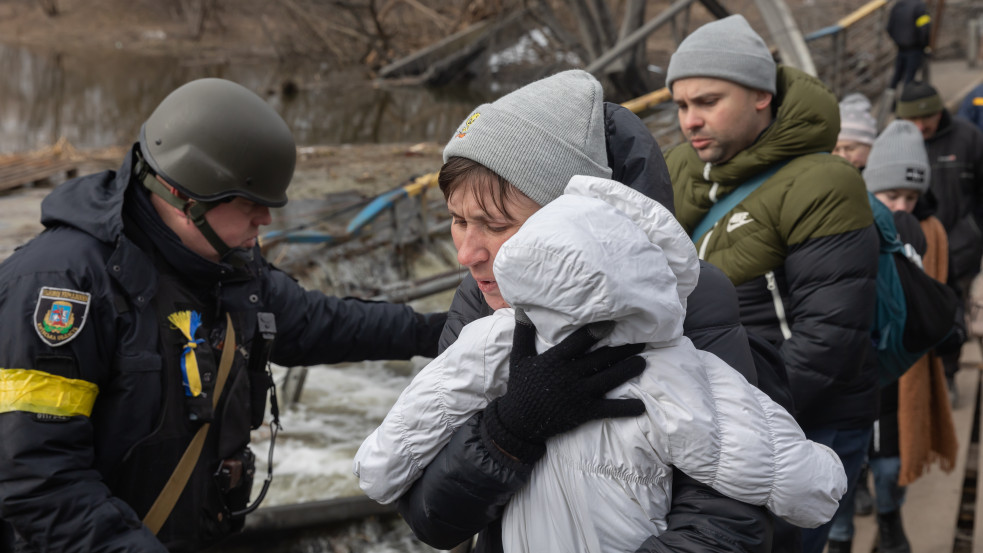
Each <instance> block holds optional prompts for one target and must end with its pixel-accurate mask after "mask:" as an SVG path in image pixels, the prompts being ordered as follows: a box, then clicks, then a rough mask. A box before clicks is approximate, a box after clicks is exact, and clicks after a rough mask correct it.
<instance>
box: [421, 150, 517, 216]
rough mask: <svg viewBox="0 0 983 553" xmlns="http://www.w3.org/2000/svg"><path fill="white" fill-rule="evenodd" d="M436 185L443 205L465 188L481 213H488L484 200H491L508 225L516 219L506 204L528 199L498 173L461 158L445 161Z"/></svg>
mask: <svg viewBox="0 0 983 553" xmlns="http://www.w3.org/2000/svg"><path fill="white" fill-rule="evenodd" d="M437 183H438V184H439V185H440V191H441V192H443V193H444V200H445V201H446V200H449V199H450V197H451V196H452V195H453V194H454V193H455V192H457V191H458V190H459V189H461V188H462V187H467V188H468V189H469V190H468V191H470V192H471V195H472V197H473V198H474V200H475V202H477V204H478V205H479V206H480V207H481V209H483V210H485V211H488V206H487V205H486V204H485V201H486V198H487V197H491V199H492V203H493V204H494V206H495V207H496V208H498V211H500V212H501V213H502V215H504V216H505V218H506V219H508V220H510V221H514V220H515V218H514V217H512V214H511V213H509V211H508V208H506V204H507V203H508V201H509V200H512V199H516V198H519V197H523V198H525V197H527V196H525V194H523V193H522V192H520V191H519V189H518V188H516V187H515V186H514V185H513V184H512V183H510V182H509V181H507V180H505V178H504V177H502V176H501V175H499V174H498V173H496V172H494V171H492V170H491V169H489V168H487V167H485V166H484V165H482V164H480V163H478V162H477V161H473V160H470V159H467V158H464V157H452V158H450V159H448V160H447V163H445V164H444V165H443V167H441V168H440V175H438V177H437ZM486 193H487V194H486Z"/></svg>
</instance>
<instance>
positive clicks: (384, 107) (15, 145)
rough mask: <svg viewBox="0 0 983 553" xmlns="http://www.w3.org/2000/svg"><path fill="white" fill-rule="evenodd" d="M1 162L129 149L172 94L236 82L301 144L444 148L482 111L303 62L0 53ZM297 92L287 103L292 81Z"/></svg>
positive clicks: (468, 101)
mask: <svg viewBox="0 0 983 553" xmlns="http://www.w3.org/2000/svg"><path fill="white" fill-rule="evenodd" d="M0 75H3V78H2V79H0V106H2V109H0V154H2V153H12V152H22V151H28V150H34V149H38V148H42V147H44V146H47V145H50V144H54V143H55V142H57V141H58V139H59V138H60V137H65V138H67V139H68V141H69V142H70V143H71V144H72V145H73V146H75V147H77V148H82V149H88V148H104V147H108V146H118V145H129V144H131V143H132V142H135V141H136V139H137V137H138V136H139V131H140V125H141V124H142V123H143V121H144V120H145V119H146V117H147V116H148V115H149V114H150V113H151V111H153V109H154V107H155V106H156V105H157V104H158V103H159V102H160V101H161V100H162V99H163V98H164V96H166V95H167V93H168V92H170V91H171V90H173V89H175V88H177V87H178V86H180V85H181V84H183V83H185V82H187V81H190V80H193V79H197V78H202V77H221V78H225V79H230V80H233V81H236V82H238V83H240V84H242V85H243V86H246V87H247V88H249V89H251V90H253V91H255V92H257V93H258V94H260V95H261V96H263V97H264V98H266V99H267V100H268V101H269V102H270V103H271V104H272V105H273V106H274V107H275V108H276V109H277V110H278V111H279V112H280V114H281V115H282V116H283V118H284V119H285V120H286V121H287V124H288V125H290V128H291V129H292V130H293V131H294V136H295V138H296V140H297V144H298V145H301V146H305V145H315V144H360V143H375V142H382V143H385V142H421V141H433V142H438V143H443V142H444V141H445V140H447V137H449V136H450V135H451V133H452V132H453V130H454V128H455V127H456V126H457V125H458V124H459V123H460V122H461V121H462V120H463V119H464V118H465V117H466V116H467V115H468V113H469V112H470V110H471V109H472V108H473V107H474V106H475V105H477V104H478V103H480V102H481V101H482V100H481V99H480V98H469V97H467V96H466V95H465V94H461V93H455V92H451V93H446V92H445V93H439V94H437V93H434V92H432V91H429V90H426V89H423V88H419V87H399V88H390V89H379V88H374V87H372V85H371V84H370V83H369V82H368V80H367V79H365V78H364V77H362V76H360V75H355V76H352V75H351V74H346V75H341V74H337V73H333V72H332V71H330V70H328V69H326V68H324V67H320V66H319V65H318V64H316V63H313V62H311V63H306V64H303V65H297V66H293V67H286V66H283V65H278V64H276V63H275V62H266V63H257V62H249V63H247V62H234V63H222V64H214V65H205V64H195V65H188V64H182V63H181V60H178V59H175V58H167V57H154V58H147V57H136V56H132V55H128V54H126V53H125V52H118V53H113V52H108V53H107V52H99V53H97V54H85V53H62V54H54V53H46V52H41V51H32V50H27V49H23V48H18V47H11V46H4V45H0ZM291 79H292V80H294V81H295V82H297V83H298V84H299V85H300V88H299V92H298V93H297V94H296V95H292V96H285V95H283V93H282V92H281V91H282V88H283V87H282V85H283V83H284V82H286V81H288V80H291Z"/></svg>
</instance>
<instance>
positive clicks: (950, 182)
mask: <svg viewBox="0 0 983 553" xmlns="http://www.w3.org/2000/svg"><path fill="white" fill-rule="evenodd" d="M925 149H926V150H927V151H928V162H929V164H930V165H931V167H932V179H931V186H930V188H929V190H930V191H931V193H932V195H933V196H934V197H935V201H936V202H937V211H936V213H935V216H936V217H938V218H939V221H941V222H942V226H943V227H945V232H946V234H947V235H948V236H949V282H958V281H959V280H960V279H963V278H967V277H971V276H973V275H975V274H976V273H978V272H979V271H980V257H981V255H983V233H981V232H980V229H981V228H983V131H981V130H980V129H978V128H976V126H975V125H973V124H972V123H970V122H969V121H966V120H965V119H962V118H961V117H953V116H952V115H950V114H949V111H948V110H943V111H942V119H941V120H939V127H938V130H936V131H935V135H934V136H932V138H929V139H928V140H926V141H925Z"/></svg>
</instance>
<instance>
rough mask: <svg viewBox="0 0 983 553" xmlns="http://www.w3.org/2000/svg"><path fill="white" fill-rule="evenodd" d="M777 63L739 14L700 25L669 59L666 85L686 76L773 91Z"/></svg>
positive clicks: (670, 86)
mask: <svg viewBox="0 0 983 553" xmlns="http://www.w3.org/2000/svg"><path fill="white" fill-rule="evenodd" d="M776 71H777V66H776V65H775V60H774V58H772V57H771V51H770V50H768V46H767V45H766V44H765V41H764V39H762V38H761V37H760V36H759V35H758V33H756V32H754V29H752V28H751V25H750V24H748V22H747V19H744V16H742V15H732V16H730V17H725V18H723V19H720V20H718V21H714V22H712V23H707V24H706V25H704V26H702V27H700V28H699V29H697V30H695V31H693V33H692V34H691V35H689V36H688V37H686V39H685V40H683V42H682V43H680V44H679V48H677V49H676V53H675V54H673V55H672V57H671V58H669V70H668V71H667V73H666V86H668V87H669V90H670V91H671V90H672V83H674V82H675V81H677V80H679V79H686V78H688V77H712V78H714V79H724V80H726V81H732V82H735V83H737V84H740V85H744V86H746V87H748V88H753V89H755V90H764V91H766V92H771V93H772V94H775V79H776V77H775V73H776Z"/></svg>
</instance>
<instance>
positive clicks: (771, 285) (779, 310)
mask: <svg viewBox="0 0 983 553" xmlns="http://www.w3.org/2000/svg"><path fill="white" fill-rule="evenodd" d="M765 280H767V281H768V290H770V291H771V299H772V301H773V302H774V303H775V315H777V316H778V326H779V328H781V329H782V336H784V337H785V339H786V340H788V339H789V338H791V337H792V329H790V328H789V327H788V318H786V316H785V304H783V303H782V294H781V292H780V291H779V290H778V283H777V282H775V271H768V272H767V273H765Z"/></svg>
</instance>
